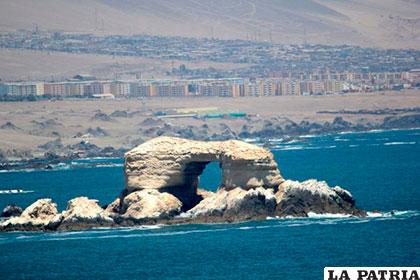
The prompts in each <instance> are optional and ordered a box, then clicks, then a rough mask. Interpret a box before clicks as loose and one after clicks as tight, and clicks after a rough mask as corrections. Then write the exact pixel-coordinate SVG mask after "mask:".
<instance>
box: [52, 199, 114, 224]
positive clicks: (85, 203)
mask: <svg viewBox="0 0 420 280" xmlns="http://www.w3.org/2000/svg"><path fill="white" fill-rule="evenodd" d="M58 219H59V220H60V219H61V221H60V225H59V229H70V228H71V229H75V228H89V227H97V226H109V225H112V224H113V222H114V220H113V219H112V218H111V217H110V216H109V214H108V212H106V211H104V209H102V208H101V207H100V206H99V204H98V201H97V200H94V199H89V198H87V197H76V198H73V199H72V200H70V201H69V202H68V204H67V209H66V210H65V211H63V212H62V213H61V214H60V217H59V218H58Z"/></svg>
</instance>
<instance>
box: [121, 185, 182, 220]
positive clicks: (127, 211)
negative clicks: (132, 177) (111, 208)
mask: <svg viewBox="0 0 420 280" xmlns="http://www.w3.org/2000/svg"><path fill="white" fill-rule="evenodd" d="M181 207H182V203H181V201H180V200H179V199H178V198H176V197H175V196H173V195H172V194H169V193H166V192H162V193H161V192H159V191H157V190H153V189H146V190H141V191H136V192H133V193H130V194H129V195H127V196H126V197H124V199H123V201H122V203H121V208H120V213H122V218H123V219H126V220H137V221H140V220H147V219H169V218H172V217H174V216H175V215H177V214H179V213H180V212H181Z"/></svg>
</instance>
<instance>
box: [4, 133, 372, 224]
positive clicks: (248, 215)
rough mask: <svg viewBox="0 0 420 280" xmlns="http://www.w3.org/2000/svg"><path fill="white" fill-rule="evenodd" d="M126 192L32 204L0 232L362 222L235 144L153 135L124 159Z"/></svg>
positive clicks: (343, 196)
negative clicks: (213, 181) (215, 168)
mask: <svg viewBox="0 0 420 280" xmlns="http://www.w3.org/2000/svg"><path fill="white" fill-rule="evenodd" d="M212 161H218V162H219V163H220V166H221V170H222V183H221V186H220V187H219V189H218V190H217V191H216V192H209V191H204V190H201V189H198V177H199V175H200V174H201V172H202V171H203V169H204V168H205V166H206V165H207V164H208V163H209V162H212ZM125 177H126V186H125V188H124V189H123V190H122V192H121V193H120V195H119V197H118V198H116V199H115V200H114V201H113V202H112V203H111V204H109V205H107V206H106V207H101V206H100V205H99V203H98V201H96V200H94V199H89V198H87V197H77V198H74V199H72V200H70V201H69V202H68V205H67V208H66V210H64V211H63V212H61V213H59V212H58V210H57V205H56V204H55V203H54V202H53V201H52V200H51V199H39V200H37V201H36V202H34V203H33V204H32V205H30V206H29V207H27V208H26V209H25V210H23V212H21V213H20V211H19V210H18V209H16V208H10V207H9V209H8V212H9V213H11V215H9V216H12V217H10V218H7V220H5V221H3V222H2V223H0V231H55V230H58V231H63V230H79V229H88V228H93V227H95V228H96V227H121V226H134V225H150V224H179V223H216V222H217V223H219V222H240V221H249V220H259V219H266V218H267V217H276V216H277V217H289V216H292V217H306V216H308V214H310V213H317V214H326V213H333V214H345V215H352V216H358V217H363V216H366V212H365V211H364V210H362V209H359V208H358V207H357V206H356V201H355V199H354V198H353V196H352V195H351V193H350V192H348V191H346V190H345V189H343V188H341V187H338V186H335V187H329V186H328V185H327V183H325V182H322V181H317V180H313V179H312V180H307V181H304V182H297V181H291V180H285V179H284V178H283V177H282V176H281V174H280V171H279V170H278V167H277V164H276V162H275V161H274V158H273V155H272V153H271V152H269V151H268V150H265V149H264V148H261V147H259V146H256V145H252V144H249V143H245V142H242V141H237V140H229V141H209V142H204V141H192V140H187V139H181V138H175V137H158V138H155V139H152V140H149V141H147V142H145V143H144V144H142V145H140V146H138V147H136V148H134V149H132V150H131V151H129V152H127V153H126V154H125Z"/></svg>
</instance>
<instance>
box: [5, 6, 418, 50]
mask: <svg viewBox="0 0 420 280" xmlns="http://www.w3.org/2000/svg"><path fill="white" fill-rule="evenodd" d="M36 26H37V27H38V28H41V29H48V30H65V31H73V32H89V33H97V34H137V33H149V34H159V35H171V36H187V37H217V38H223V39H227V38H239V39H247V38H248V39H251V40H265V41H273V42H278V43H302V42H305V41H307V42H312V43H324V44H344V43H347V44H354V45H362V46H375V47H386V48H419V46H420V31H419V30H420V1H418V0H293V1H291V0H259V1H256V0H254V1H251V0H250V1H245V0H243V1H241V0H212V1H204V0H178V1H171V0H155V1H146V0H138V1H136V0H85V1H81V0H42V1H31V0H13V1H11V0H9V1H2V3H1V4H0V30H2V31H4V30H16V29H19V28H21V29H32V28H36Z"/></svg>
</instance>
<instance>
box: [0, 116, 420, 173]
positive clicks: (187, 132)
mask: <svg viewBox="0 0 420 280" xmlns="http://www.w3.org/2000/svg"><path fill="white" fill-rule="evenodd" d="M419 110H420V109H419V108H411V109H407V110H403V111H402V110H390V109H386V110H385V109H380V110H379V109H378V110H372V111H337V112H335V111H320V112H319V113H320V114H362V113H363V114H374V115H382V114H386V115H391V116H387V117H385V118H384V119H383V121H381V122H362V121H360V122H351V121H347V120H346V119H344V118H343V117H342V116H337V117H335V118H334V119H333V121H331V122H328V121H326V122H323V123H322V122H310V121H301V122H295V121H293V120H291V119H289V118H286V117H273V118H270V119H266V120H264V121H262V124H259V125H258V126H257V125H256V124H255V121H253V120H252V119H251V118H250V119H249V120H248V121H247V124H245V125H244V126H243V127H242V128H241V130H240V131H235V130H234V129H233V128H231V127H229V126H228V125H226V124H224V125H223V127H222V128H221V129H220V130H219V131H217V132H214V133H213V134H211V133H210V131H211V129H210V128H209V127H208V126H206V125H203V126H202V127H196V126H193V125H189V126H187V127H180V126H173V125H170V124H167V123H165V122H163V121H162V120H161V119H158V118H149V119H146V120H145V121H144V123H145V124H149V125H151V127H150V128H147V126H146V128H145V129H144V130H143V131H142V132H141V133H142V135H143V136H142V137H143V138H144V139H151V138H154V137H158V136H174V137H182V138H188V139H191V140H202V141H209V140H229V139H237V140H241V139H260V140H261V141H262V142H264V139H266V140H268V139H273V138H277V139H280V138H282V139H283V140H284V141H285V142H287V141H292V140H294V139H296V138H298V137H300V136H302V135H325V134H333V133H340V132H367V131H372V130H391V129H415V128H420V114H417V113H418V111H419ZM400 113H412V114H408V115H402V116H401V115H398V114H400ZM413 113H414V114H413ZM10 125H11V124H9V126H10ZM97 130H101V129H100V128H99V127H98V128H97V129H96V130H94V131H97ZM143 138H141V139H138V140H137V141H135V142H136V143H135V145H138V144H141V143H143V142H144V141H145V140H143ZM133 144H134V143H133ZM39 148H40V149H41V150H42V151H43V152H44V154H43V156H41V157H39V156H33V154H32V153H31V151H18V150H15V151H12V152H11V151H8V152H7V153H5V152H2V151H1V150H0V170H20V169H51V166H52V165H54V164H59V163H62V162H65V161H69V160H75V159H83V158H98V157H104V158H122V157H123V156H124V153H125V152H127V151H128V150H129V149H130V148H127V147H111V146H107V147H99V146H97V145H95V144H93V143H90V142H89V141H88V140H82V141H80V142H79V143H77V144H71V145H66V146H65V145H64V144H63V143H62V140H61V139H60V138H57V139H56V140H53V141H50V142H48V143H45V144H44V145H41V146H40V147H39ZM10 158H12V159H10Z"/></svg>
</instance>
